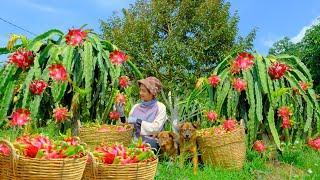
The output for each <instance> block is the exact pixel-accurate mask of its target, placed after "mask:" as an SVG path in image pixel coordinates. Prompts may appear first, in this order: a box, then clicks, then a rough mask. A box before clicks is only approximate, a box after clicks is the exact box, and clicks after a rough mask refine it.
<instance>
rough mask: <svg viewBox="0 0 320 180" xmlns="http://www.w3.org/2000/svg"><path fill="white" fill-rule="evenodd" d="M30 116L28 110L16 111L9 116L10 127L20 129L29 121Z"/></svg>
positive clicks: (20, 109)
mask: <svg viewBox="0 0 320 180" xmlns="http://www.w3.org/2000/svg"><path fill="white" fill-rule="evenodd" d="M30 115H31V113H30V111H29V110H28V109H25V108H19V109H16V110H15V111H14V112H13V113H12V115H11V120H10V124H11V126H19V127H21V126H24V125H26V124H27V123H28V122H29V121H30V120H31V117H30Z"/></svg>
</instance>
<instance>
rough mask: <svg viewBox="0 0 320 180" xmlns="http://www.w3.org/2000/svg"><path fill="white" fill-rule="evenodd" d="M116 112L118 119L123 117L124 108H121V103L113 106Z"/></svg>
mask: <svg viewBox="0 0 320 180" xmlns="http://www.w3.org/2000/svg"><path fill="white" fill-rule="evenodd" d="M115 107H116V110H117V111H118V112H119V114H120V117H124V108H123V104H122V103H117V104H116V105H115Z"/></svg>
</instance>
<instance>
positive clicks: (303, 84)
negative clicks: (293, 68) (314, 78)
mask: <svg viewBox="0 0 320 180" xmlns="http://www.w3.org/2000/svg"><path fill="white" fill-rule="evenodd" d="M299 86H300V87H301V89H302V90H304V91H306V90H308V89H309V87H310V85H309V83H307V82H303V81H299Z"/></svg>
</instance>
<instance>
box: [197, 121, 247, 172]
mask: <svg viewBox="0 0 320 180" xmlns="http://www.w3.org/2000/svg"><path fill="white" fill-rule="evenodd" d="M198 144H199V149H200V152H201V155H202V159H203V161H204V163H205V164H207V165H212V166H218V167H223V168H226V169H241V168H242V167H243V164H244V161H245V157H246V145H245V130H244V127H243V126H241V125H240V124H238V123H237V121H236V120H234V119H227V120H225V121H224V122H223V124H222V125H220V126H216V127H212V128H207V129H202V130H200V131H198Z"/></svg>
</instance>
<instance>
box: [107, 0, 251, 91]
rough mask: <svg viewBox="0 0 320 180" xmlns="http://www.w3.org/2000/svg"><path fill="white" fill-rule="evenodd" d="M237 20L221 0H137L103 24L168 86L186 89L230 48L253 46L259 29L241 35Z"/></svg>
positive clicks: (109, 35)
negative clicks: (246, 34) (239, 34)
mask: <svg viewBox="0 0 320 180" xmlns="http://www.w3.org/2000/svg"><path fill="white" fill-rule="evenodd" d="M238 22H239V17H238V15H237V13H235V14H231V13H230V3H229V2H224V1H223V0H184V1H181V0H137V2H136V3H135V4H134V5H131V7H130V8H129V9H123V11H122V14H121V15H114V16H113V17H111V18H110V19H108V20H107V21H101V28H102V30H103V33H104V36H105V37H106V39H110V40H112V42H113V43H116V44H117V45H118V46H119V47H120V48H121V49H123V50H125V51H126V52H127V54H130V55H131V56H132V58H133V61H134V62H135V63H136V64H137V66H138V67H141V68H140V70H141V71H142V72H144V74H145V75H154V76H157V77H158V78H160V79H161V80H162V82H164V83H165V85H166V87H168V88H169V89H173V88H174V89H177V88H179V87H182V88H181V89H185V88H188V87H189V88H190V87H193V86H194V83H193V82H195V80H196V79H197V78H198V77H201V76H205V75H208V74H210V73H211V71H212V70H213V68H214V67H215V66H216V65H217V63H218V62H219V61H220V60H221V59H223V57H225V56H226V55H227V54H230V53H236V52H239V51H244V50H250V49H251V48H252V47H253V45H252V42H253V39H254V38H255V30H252V31H251V32H250V33H249V34H248V36H246V37H239V36H238V35H237V34H238V27H237V25H238ZM142 67H143V68H142Z"/></svg>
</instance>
